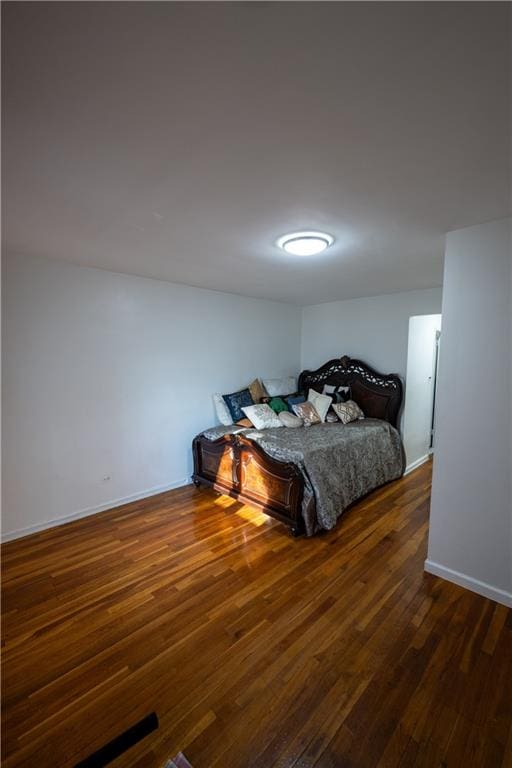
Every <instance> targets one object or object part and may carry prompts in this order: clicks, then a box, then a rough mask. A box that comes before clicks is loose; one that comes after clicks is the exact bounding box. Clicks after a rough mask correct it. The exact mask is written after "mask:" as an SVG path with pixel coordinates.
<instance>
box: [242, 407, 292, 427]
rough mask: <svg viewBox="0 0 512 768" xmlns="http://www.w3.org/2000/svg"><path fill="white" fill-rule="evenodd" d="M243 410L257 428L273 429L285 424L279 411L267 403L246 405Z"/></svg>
mask: <svg viewBox="0 0 512 768" xmlns="http://www.w3.org/2000/svg"><path fill="white" fill-rule="evenodd" d="M242 411H243V412H244V413H245V415H246V416H247V418H248V419H250V420H251V421H252V423H253V424H254V426H255V427H256V429H271V428H272V427H282V426H283V424H282V422H281V421H280V420H279V417H278V415H277V413H275V412H274V411H273V410H272V408H271V407H270V405H267V404H266V403H260V404H259V405H246V406H245V408H242Z"/></svg>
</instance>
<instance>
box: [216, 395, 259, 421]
mask: <svg viewBox="0 0 512 768" xmlns="http://www.w3.org/2000/svg"><path fill="white" fill-rule="evenodd" d="M222 399H223V400H224V402H225V403H226V405H227V407H228V410H229V412H230V414H231V418H232V419H233V421H234V422H235V423H236V422H237V421H240V419H243V418H244V414H243V410H242V409H243V407H244V406H245V405H254V400H253V399H252V396H251V393H250V392H249V389H248V388H246V389H241V390H240V391H239V392H231V393H230V394H229V395H222ZM246 415H247V414H246Z"/></svg>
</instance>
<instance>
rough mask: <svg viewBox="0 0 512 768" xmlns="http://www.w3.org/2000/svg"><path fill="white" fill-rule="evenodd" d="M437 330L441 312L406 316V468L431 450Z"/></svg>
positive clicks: (418, 463)
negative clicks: (407, 323)
mask: <svg viewBox="0 0 512 768" xmlns="http://www.w3.org/2000/svg"><path fill="white" fill-rule="evenodd" d="M440 330H441V315H419V316H415V317H411V318H410V319H409V342H408V345H407V373H406V382H407V386H406V388H405V406H404V419H403V425H404V426H403V437H404V445H405V454H406V459H407V469H406V471H411V470H412V469H414V468H415V467H417V466H419V465H420V464H421V463H422V462H423V461H425V459H427V458H428V456H429V454H430V436H431V430H432V408H433V405H434V384H435V362H436V334H437V332H438V331H440Z"/></svg>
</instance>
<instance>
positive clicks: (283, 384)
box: [262, 376, 297, 397]
mask: <svg viewBox="0 0 512 768" xmlns="http://www.w3.org/2000/svg"><path fill="white" fill-rule="evenodd" d="M262 383H263V386H264V387H265V389H266V390H267V392H268V394H269V395H270V397H282V396H283V395H286V393H287V392H295V387H296V386H297V380H296V378H295V376H284V377H283V378H282V379H263V382H262Z"/></svg>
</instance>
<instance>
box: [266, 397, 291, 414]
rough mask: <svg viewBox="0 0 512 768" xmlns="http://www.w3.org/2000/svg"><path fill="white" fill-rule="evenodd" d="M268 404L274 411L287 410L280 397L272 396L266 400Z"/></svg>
mask: <svg viewBox="0 0 512 768" xmlns="http://www.w3.org/2000/svg"><path fill="white" fill-rule="evenodd" d="M268 404H269V405H270V407H271V408H272V410H273V411H274V413H281V411H287V410H288V406H287V405H286V403H285V401H284V400H283V398H282V397H272V398H271V399H270V400H269V401H268Z"/></svg>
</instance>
